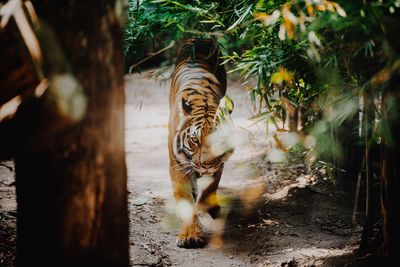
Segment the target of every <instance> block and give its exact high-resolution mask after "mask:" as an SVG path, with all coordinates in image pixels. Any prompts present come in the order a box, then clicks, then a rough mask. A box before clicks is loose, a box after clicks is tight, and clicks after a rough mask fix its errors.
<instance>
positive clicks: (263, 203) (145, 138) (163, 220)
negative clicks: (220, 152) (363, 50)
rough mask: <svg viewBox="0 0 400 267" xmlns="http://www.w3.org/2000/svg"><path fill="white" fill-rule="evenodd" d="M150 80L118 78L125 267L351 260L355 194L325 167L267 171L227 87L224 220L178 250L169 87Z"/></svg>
mask: <svg viewBox="0 0 400 267" xmlns="http://www.w3.org/2000/svg"><path fill="white" fill-rule="evenodd" d="M166 75H168V73H166ZM150 76H151V75H150V72H144V73H142V74H133V75H128V76H126V78H125V79H126V160H127V165H128V190H129V197H128V201H129V209H130V253H131V265H132V266H344V265H345V264H346V263H348V262H352V261H353V260H354V256H353V250H354V249H355V248H356V247H357V244H358V242H359V238H360V229H361V228H360V227H359V226H356V227H352V225H351V215H352V207H353V199H352V198H353V196H354V192H352V191H351V190H346V191H347V192H345V191H343V190H342V189H341V188H338V187H337V186H335V185H334V184H333V183H332V181H330V180H329V179H327V178H326V177H325V171H324V168H323V167H320V168H313V169H310V168H308V167H307V166H305V165H304V164H303V163H301V162H293V161H291V162H290V163H289V162H286V163H271V162H272V161H274V160H275V159H276V153H274V152H273V151H272V150H271V144H272V141H271V139H270V138H269V137H270V136H271V133H272V130H270V131H269V132H268V135H267V136H266V134H265V129H264V128H263V127H261V126H260V125H259V124H255V123H254V122H253V121H251V120H248V117H249V116H251V115H252V112H251V108H250V107H251V105H250V104H249V103H248V101H249V100H248V99H247V93H248V92H247V91H246V90H244V86H243V85H241V84H240V83H239V82H234V81H230V83H229V89H228V95H229V96H230V97H231V98H232V99H233V101H234V102H235V110H234V112H233V114H232V116H233V121H234V124H235V132H234V134H233V136H234V138H233V142H234V144H235V152H234V154H233V155H232V157H231V158H230V159H229V161H228V162H227V163H226V164H225V168H224V173H223V176H222V180H221V184H220V190H219V192H218V194H219V198H220V200H221V202H222V212H221V214H222V215H221V217H220V218H219V219H217V220H216V221H215V222H212V223H213V224H214V225H218V226H219V230H220V231H219V234H215V235H211V242H210V244H209V245H208V246H206V247H205V248H202V249H182V248H178V247H176V245H175V239H176V234H177V231H178V229H177V225H176V223H175V220H174V216H173V213H174V212H173V211H174V206H173V205H172V204H171V203H172V195H171V185H170V180H169V174H168V151H167V123H168V112H169V111H168V86H169V81H168V80H166V81H164V80H162V79H158V80H155V79H154V78H149V77H150ZM271 151H272V152H271ZM269 152H270V153H269ZM272 154H273V155H275V156H274V157H272V156H271V155H272ZM2 164H3V165H1V166H0V201H1V202H0V266H13V262H14V260H15V256H14V255H15V234H16V229H15V227H16V222H15V215H16V204H15V188H14V187H15V186H14V178H13V176H14V170H13V164H12V162H3V163H2Z"/></svg>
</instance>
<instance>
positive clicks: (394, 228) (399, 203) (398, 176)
mask: <svg viewBox="0 0 400 267" xmlns="http://www.w3.org/2000/svg"><path fill="white" fill-rule="evenodd" d="M399 82H400V75H399V74H398V73H396V74H394V77H393V78H392V79H391V81H390V82H389V84H388V86H387V88H386V89H385V91H384V94H383V103H382V116H383V117H382V134H383V140H382V141H383V143H382V163H381V177H382V185H381V205H382V217H383V246H382V252H383V255H384V256H385V257H386V258H388V259H389V261H390V262H391V263H393V264H395V263H398V262H399V260H400V254H399V251H398V248H399V247H400V227H399V226H400V165H399V162H400V140H399V138H400V104H399V103H400V88H399ZM393 266H394V265H393Z"/></svg>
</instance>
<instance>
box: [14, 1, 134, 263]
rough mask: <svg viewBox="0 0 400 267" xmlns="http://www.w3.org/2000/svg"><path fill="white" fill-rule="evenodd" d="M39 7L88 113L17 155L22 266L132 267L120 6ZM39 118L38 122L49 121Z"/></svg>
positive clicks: (29, 143)
mask: <svg viewBox="0 0 400 267" xmlns="http://www.w3.org/2000/svg"><path fill="white" fill-rule="evenodd" d="M34 6H35V7H36V10H37V12H38V13H39V17H40V18H41V19H43V20H44V21H45V22H46V23H47V24H48V25H51V27H52V30H53V32H54V34H55V36H56V39H57V40H58V42H59V44H60V45H61V48H62V50H63V52H64V53H65V56H66V58H67V59H68V60H69V65H70V67H71V69H72V74H73V75H74V77H75V78H76V79H77V81H78V82H79V83H80V84H81V86H82V87H83V91H84V95H85V98H86V100H87V106H86V112H85V113H84V115H83V117H82V118H81V119H80V120H79V121H77V122H75V123H72V124H71V125H68V127H66V128H62V129H60V130H59V131H57V132H56V133H54V134H53V135H51V136H49V137H48V138H47V140H45V142H43V143H39V144H37V143H35V139H33V140H30V141H29V140H24V141H23V142H21V146H22V145H25V146H26V150H24V149H21V147H20V149H17V151H19V152H18V153H17V155H16V157H15V166H16V187H17V203H18V217H17V265H18V266H128V262H129V252H128V215H127V201H126V182H127V180H126V165H125V152H124V89H123V61H122V31H121V28H122V27H121V25H122V24H121V21H120V20H119V17H118V16H119V15H120V13H119V8H120V3H119V2H118V3H115V1H98V2H96V3H94V2H89V1H50V0H48V1H37V2H35V3H34ZM46 52H47V51H44V53H46ZM61 97H62V96H61ZM72 97H75V96H72ZM38 105H40V103H39V104H38ZM77 105H82V103H81V102H78V103H77ZM36 108H37V107H36V105H33V108H31V109H28V110H29V112H25V114H24V116H26V117H28V118H29V114H32V116H33V114H35V110H36ZM19 113H20V114H22V113H24V112H23V111H21V112H19ZM40 114H41V115H40V116H41V117H40V118H37V117H38V116H39V115H37V114H36V115H35V116H36V119H37V120H41V121H46V120H47V117H46V114H42V113H40ZM21 116H22V115H21ZM27 121H29V120H27ZM36 127H37V126H36V125H35V124H34V123H31V124H29V126H26V127H25V128H22V130H23V131H24V132H26V131H31V132H35V131H37V129H36ZM25 138H28V139H29V135H26V136H25ZM32 146H34V148H32ZM22 148H23V147H22ZM23 151H25V152H23Z"/></svg>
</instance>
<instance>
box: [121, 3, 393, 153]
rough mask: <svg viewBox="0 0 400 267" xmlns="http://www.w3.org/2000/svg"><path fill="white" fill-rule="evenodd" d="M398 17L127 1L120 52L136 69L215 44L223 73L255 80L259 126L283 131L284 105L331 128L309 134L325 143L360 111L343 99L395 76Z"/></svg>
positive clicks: (384, 11) (322, 7) (388, 7)
mask: <svg viewBox="0 0 400 267" xmlns="http://www.w3.org/2000/svg"><path fill="white" fill-rule="evenodd" d="M399 8H400V0H388V1H380V0H373V1H362V0H357V1H346V0H338V1H328V0H319V1H315V0H276V1H272V0H258V1H256V0H253V1H251V0H239V1H236V0H222V1H212V0H207V1H199V0H197V1H188V0H175V1H173V0H141V1H139V0H137V1H133V0H130V1H129V7H128V21H127V25H126V28H125V50H124V52H125V57H126V61H127V62H128V63H129V64H132V63H135V62H138V61H139V60H141V59H142V58H144V57H145V56H147V55H148V54H151V53H153V52H155V51H157V50H160V49H162V48H164V47H166V46H167V45H168V44H170V43H171V41H177V40H180V39H182V38H188V37H205V38H214V39H216V40H217V41H218V42H219V43H220V45H221V47H222V49H223V52H224V55H225V56H224V58H223V59H224V64H226V65H227V66H229V69H230V70H229V72H238V73H240V75H241V76H242V78H243V82H244V83H245V82H246V81H248V80H255V81H257V82H256V83H255V85H254V86H251V87H249V88H248V89H249V96H250V99H251V100H252V101H253V103H254V106H255V107H256V108H255V110H256V111H257V112H258V113H259V115H258V116H256V117H255V119H258V120H264V121H265V122H266V123H273V124H274V125H275V126H276V127H277V128H282V126H280V125H283V123H284V121H285V118H286V114H287V107H288V105H289V106H291V107H294V108H298V109H300V110H301V111H302V114H303V125H305V126H308V125H309V126H310V127H312V125H314V124H315V123H314V122H316V121H318V120H321V119H322V120H324V122H321V123H322V124H321V123H319V124H315V125H316V126H317V127H320V126H321V125H325V126H326V123H328V124H329V125H330V126H329V127H328V126H326V127H325V126H324V127H320V128H319V129H318V131H314V130H312V129H311V128H310V131H312V132H318V134H319V135H321V137H320V138H318V139H319V140H322V141H321V142H322V143H325V144H329V143H330V141H328V139H329V135H328V133H329V131H330V127H339V126H340V125H342V124H343V123H344V122H345V121H346V120H347V118H348V117H351V116H353V114H354V113H355V112H357V111H358V108H359V107H358V106H357V105H356V106H355V107H353V108H352V109H350V107H349V106H347V104H348V103H353V102H354V101H353V102H351V101H350V102H349V101H348V99H349V98H350V99H357V97H358V96H359V95H360V94H362V92H363V90H364V88H365V87H366V86H371V85H373V84H375V85H376V87H377V88H378V89H379V88H381V85H382V84H384V83H385V81H386V80H385V79H388V78H387V77H390V75H391V74H392V72H393V71H397V70H396V68H394V67H393V66H394V64H395V62H397V61H398V60H399V59H398V54H399V51H398V50H399V49H398V32H399V20H398V19H397V17H398V13H399V12H400V9H399ZM172 57H173V51H172V53H171V54H170V55H169V56H167V58H172ZM385 69H387V72H382V70H385ZM379 75H380V76H379ZM374 81H379V82H378V83H377V82H374ZM249 84H251V83H249ZM378 91H379V90H378ZM333 107H335V108H338V107H339V109H337V110H338V111H337V112H333V113H332V112H331V110H332V108H333ZM354 127H355V128H356V127H357V126H354ZM321 129H325V131H322V132H321ZM354 131H355V132H357V129H354ZM323 134H325V135H326V137H322V135H323ZM329 146H330V147H335V145H329ZM335 149H336V148H335Z"/></svg>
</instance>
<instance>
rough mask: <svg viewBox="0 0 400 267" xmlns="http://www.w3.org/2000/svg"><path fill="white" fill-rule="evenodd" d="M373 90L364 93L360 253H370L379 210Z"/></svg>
mask: <svg viewBox="0 0 400 267" xmlns="http://www.w3.org/2000/svg"><path fill="white" fill-rule="evenodd" d="M373 99H374V98H373V96H372V92H371V90H366V91H364V93H363V102H364V108H363V113H362V114H363V118H362V119H363V122H362V127H363V138H364V157H365V168H364V171H363V176H364V177H363V178H365V182H366V183H365V186H366V194H365V223H364V230H363V234H362V240H361V244H360V251H368V250H369V246H370V242H369V239H370V238H371V237H373V226H374V224H375V214H376V210H377V203H379V202H378V198H377V197H376V195H375V194H374V191H375V188H374V177H373V169H372V168H373V156H372V155H371V153H370V152H371V147H372V133H373V126H374V121H375V116H374V113H375V105H374V101H373Z"/></svg>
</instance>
